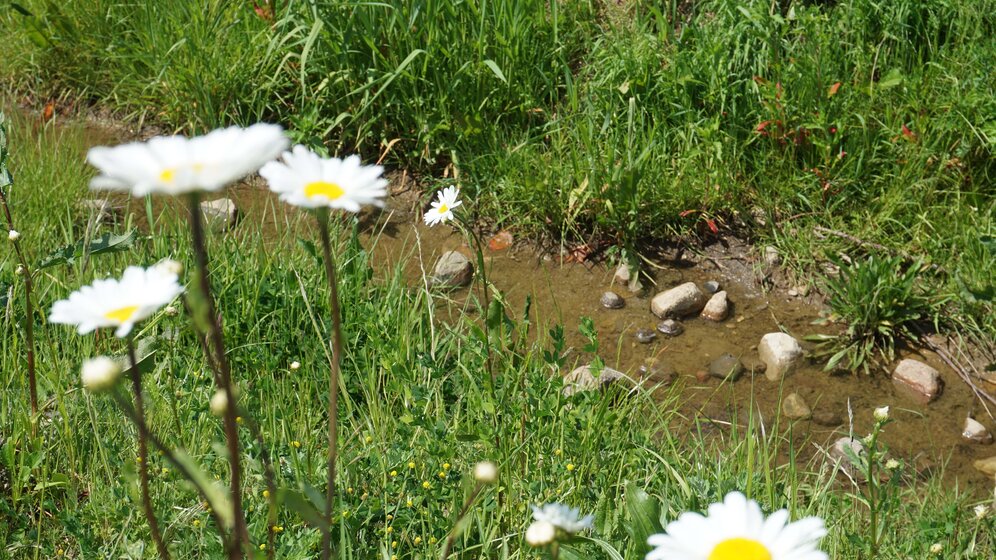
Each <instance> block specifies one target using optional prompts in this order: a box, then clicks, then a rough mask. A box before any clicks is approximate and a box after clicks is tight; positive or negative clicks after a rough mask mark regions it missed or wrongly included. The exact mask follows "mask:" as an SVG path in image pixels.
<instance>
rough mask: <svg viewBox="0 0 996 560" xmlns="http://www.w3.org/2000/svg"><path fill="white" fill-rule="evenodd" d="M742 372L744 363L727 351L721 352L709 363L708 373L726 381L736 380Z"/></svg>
mask: <svg viewBox="0 0 996 560" xmlns="http://www.w3.org/2000/svg"><path fill="white" fill-rule="evenodd" d="M743 372H744V365H743V364H741V363H740V359H739V358H737V357H736V356H734V355H733V354H729V353H727V354H723V355H722V356H720V357H718V358H716V359H715V360H713V361H712V363H710V364H709V375H711V376H713V377H716V378H719V379H725V380H727V381H736V380H737V379H739V378H740V375H741V374H742V373H743Z"/></svg>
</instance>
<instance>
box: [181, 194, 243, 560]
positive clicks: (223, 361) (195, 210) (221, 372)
mask: <svg viewBox="0 0 996 560" xmlns="http://www.w3.org/2000/svg"><path fill="white" fill-rule="evenodd" d="M188 202H189V210H190V231H191V238H192V241H193V246H194V262H195V264H196V266H197V279H198V283H199V285H200V294H199V295H200V297H199V298H198V300H197V301H196V302H194V301H192V302H191V303H193V304H194V305H193V307H194V310H195V312H199V313H200V315H199V316H198V315H195V323H199V325H198V326H199V327H202V328H204V329H205V330H206V331H207V335H206V338H207V342H208V345H209V347H210V349H211V350H212V352H211V353H212V354H213V357H209V358H208V361H209V363H211V365H212V366H214V367H215V383H216V384H217V385H218V386H219V387H218V388H219V389H220V390H222V391H224V392H225V397H226V398H227V400H228V403H229V406H227V407H225V413H224V415H223V424H224V429H225V444H226V445H227V447H228V462H229V466H230V467H231V481H230V489H231V494H232V508H233V510H234V512H233V513H234V519H235V527H234V535H233V539H232V547H231V550H230V551H229V558H231V559H232V560H238V559H241V558H242V549H243V547H245V550H246V553H247V554H248V555H249V557H250V558H252V548H251V547H250V546H249V531H248V530H247V529H246V518H245V512H244V511H242V469H241V463H240V454H239V428H238V424H237V422H236V420H235V418H236V406H235V403H236V400H235V389H234V386H233V384H232V373H231V368H230V365H229V363H228V355H227V353H226V350H225V338H224V334H223V333H222V330H221V318H220V317H218V316H217V315H216V313H215V305H214V299H213V297H212V295H211V280H210V277H209V276H208V256H207V248H206V245H205V243H204V224H203V220H202V218H201V209H200V196H199V195H198V193H191V194H190V198H189V200H188ZM198 307H199V308H200V309H198Z"/></svg>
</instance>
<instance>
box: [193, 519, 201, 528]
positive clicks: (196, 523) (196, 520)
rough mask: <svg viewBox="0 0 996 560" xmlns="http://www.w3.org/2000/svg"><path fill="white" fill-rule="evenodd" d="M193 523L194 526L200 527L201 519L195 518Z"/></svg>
mask: <svg viewBox="0 0 996 560" xmlns="http://www.w3.org/2000/svg"><path fill="white" fill-rule="evenodd" d="M193 525H194V527H200V526H201V520H200V519H195V520H194V523H193Z"/></svg>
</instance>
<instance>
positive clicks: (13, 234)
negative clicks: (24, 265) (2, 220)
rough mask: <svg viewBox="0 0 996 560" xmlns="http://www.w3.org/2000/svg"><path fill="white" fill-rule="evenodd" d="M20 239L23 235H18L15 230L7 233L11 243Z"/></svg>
mask: <svg viewBox="0 0 996 560" xmlns="http://www.w3.org/2000/svg"><path fill="white" fill-rule="evenodd" d="M20 238H21V234H20V233H18V232H17V230H13V229H12V230H10V231H8V232H7V239H9V240H11V241H17V240H18V239H20Z"/></svg>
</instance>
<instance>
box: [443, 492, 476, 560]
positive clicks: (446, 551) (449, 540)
mask: <svg viewBox="0 0 996 560" xmlns="http://www.w3.org/2000/svg"><path fill="white" fill-rule="evenodd" d="M481 490H484V483H483V482H478V483H477V486H475V487H474V491H473V492H471V493H470V496H469V497H468V498H467V501H465V502H464V503H463V507H462V508H460V513H459V514H457V518H456V521H455V522H454V523H453V529H451V530H450V535H449V536H448V537H446V544H445V545H443V553H442V555H441V556H440V559H441V560H446V559H447V558H449V556H450V549H452V548H453V543H454V542H456V538H457V532H458V531H457V528H458V527H459V526H460V522H461V521H463V518H464V517H466V515H467V512H468V511H470V507H471V506H473V505H474V502H475V501H477V497H478V496H480V495H481Z"/></svg>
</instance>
